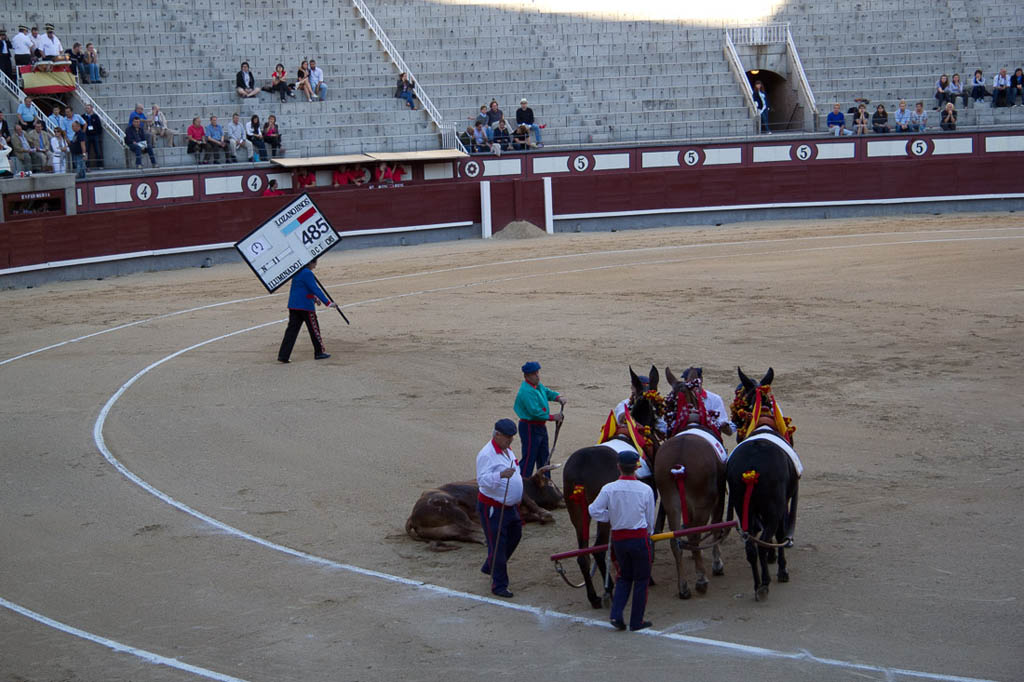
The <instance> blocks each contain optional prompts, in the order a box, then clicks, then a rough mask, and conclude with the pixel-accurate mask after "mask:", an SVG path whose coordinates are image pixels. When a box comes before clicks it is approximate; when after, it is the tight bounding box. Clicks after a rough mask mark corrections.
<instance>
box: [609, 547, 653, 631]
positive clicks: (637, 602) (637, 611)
mask: <svg viewBox="0 0 1024 682" xmlns="http://www.w3.org/2000/svg"><path fill="white" fill-rule="evenodd" d="M612 551H613V552H615V564H616V567H617V568H618V572H619V574H618V575H617V576H616V577H615V592H614V593H613V594H612V613H611V619H612V620H622V615H623V612H624V611H625V610H626V602H627V601H629V596H630V592H632V593H633V606H632V608H631V609H630V612H629V627H630V628H631V629H636V628H638V627H640V624H641V623H643V622H644V611H645V610H646V609H647V585H648V584H649V583H650V581H651V559H652V554H653V552H652V548H651V541H650V540H649V539H647V538H628V539H626V540H614V541H613V542H612Z"/></svg>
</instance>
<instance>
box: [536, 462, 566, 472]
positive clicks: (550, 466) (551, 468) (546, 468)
mask: <svg viewBox="0 0 1024 682" xmlns="http://www.w3.org/2000/svg"><path fill="white" fill-rule="evenodd" d="M560 466H562V465H561V464H545V465H544V466H542V467H541V468H539V469H537V473H538V474H543V473H546V472H548V471H554V470H555V469H557V468H559V467H560Z"/></svg>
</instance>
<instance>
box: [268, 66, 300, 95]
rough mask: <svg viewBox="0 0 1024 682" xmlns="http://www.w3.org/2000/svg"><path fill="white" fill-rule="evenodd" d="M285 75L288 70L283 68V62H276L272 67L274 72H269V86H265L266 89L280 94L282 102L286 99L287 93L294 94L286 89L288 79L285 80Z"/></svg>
mask: <svg viewBox="0 0 1024 682" xmlns="http://www.w3.org/2000/svg"><path fill="white" fill-rule="evenodd" d="M287 75H288V72H287V71H285V70H284V64H278V65H277V66H276V67H274V73H272V74H270V86H269V87H268V88H267V90H268V91H270V92H276V93H277V94H278V95H280V96H281V101H282V102H284V101H285V99H287V97H288V95H291V96H292V97H294V96H295V93H293V92H291V91H290V90H289V89H288V81H287V80H285V77H286V76H287Z"/></svg>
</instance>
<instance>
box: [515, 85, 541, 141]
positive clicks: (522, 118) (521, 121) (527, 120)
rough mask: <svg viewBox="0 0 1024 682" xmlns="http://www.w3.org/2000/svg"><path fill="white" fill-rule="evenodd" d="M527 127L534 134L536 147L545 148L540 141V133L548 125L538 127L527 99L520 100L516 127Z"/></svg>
mask: <svg viewBox="0 0 1024 682" xmlns="http://www.w3.org/2000/svg"><path fill="white" fill-rule="evenodd" d="M521 125H525V126H526V127H528V128H529V129H530V132H532V133H533V139H534V142H535V144H533V146H534V147H543V146H544V143H543V142H541V139H540V131H541V129H542V128H546V127H547V126H546V125H537V123H536V121H535V120H534V118H533V109H531V108H530V107H529V102H527V101H526V98H525V97H524V98H523V99H521V100H519V108H518V109H516V127H517V128H518V127H519V126H521Z"/></svg>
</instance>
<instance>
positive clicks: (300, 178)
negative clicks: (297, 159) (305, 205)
mask: <svg viewBox="0 0 1024 682" xmlns="http://www.w3.org/2000/svg"><path fill="white" fill-rule="evenodd" d="M292 186H293V187H296V188H298V189H299V190H303V189H305V188H307V187H316V173H314V172H313V171H311V170H309V169H308V168H305V167H302V168H296V169H295V173H294V174H293V175H292Z"/></svg>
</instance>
